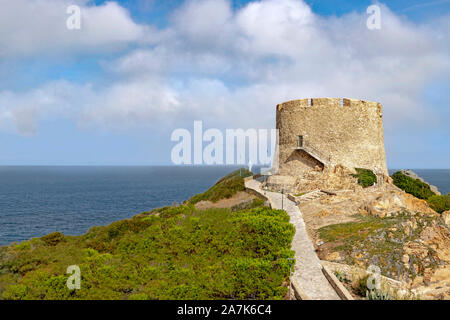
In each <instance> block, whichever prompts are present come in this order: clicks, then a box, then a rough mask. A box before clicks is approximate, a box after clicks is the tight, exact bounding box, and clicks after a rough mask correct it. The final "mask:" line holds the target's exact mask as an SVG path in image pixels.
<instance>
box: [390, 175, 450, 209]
mask: <svg viewBox="0 0 450 320" xmlns="http://www.w3.org/2000/svg"><path fill="white" fill-rule="evenodd" d="M392 179H393V180H394V184H395V185H396V186H397V187H399V188H400V189H402V190H403V191H405V192H406V193H409V194H412V195H413V196H415V197H416V198H419V199H423V200H426V201H427V202H428V204H429V205H430V207H431V208H432V209H433V210H434V211H436V212H439V213H442V212H444V211H447V210H450V194H449V195H437V194H435V193H434V192H433V191H431V189H430V186H429V185H428V184H427V183H425V182H423V181H421V180H420V179H413V178H411V177H408V176H407V175H405V174H403V173H402V172H401V171H398V172H396V173H394V174H393V175H392Z"/></svg>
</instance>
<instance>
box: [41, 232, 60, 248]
mask: <svg viewBox="0 0 450 320" xmlns="http://www.w3.org/2000/svg"><path fill="white" fill-rule="evenodd" d="M41 240H42V241H44V242H45V244H46V245H48V246H56V245H57V244H58V243H60V242H61V241H64V235H63V234H62V233H61V232H53V233H50V234H47V235H46V236H43V237H41Z"/></svg>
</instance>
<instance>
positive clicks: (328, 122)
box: [276, 98, 388, 176]
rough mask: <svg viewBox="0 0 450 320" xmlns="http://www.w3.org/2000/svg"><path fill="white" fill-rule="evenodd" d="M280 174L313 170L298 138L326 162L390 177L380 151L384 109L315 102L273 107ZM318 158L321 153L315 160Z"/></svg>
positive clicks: (354, 102)
mask: <svg viewBox="0 0 450 320" xmlns="http://www.w3.org/2000/svg"><path fill="white" fill-rule="evenodd" d="M276 125H277V129H279V150H278V151H279V172H278V173H279V174H281V175H292V176H296V175H302V174H303V173H305V172H306V171H309V170H311V168H312V167H315V165H316V163H315V162H314V161H312V160H311V157H309V156H308V155H307V153H305V152H304V151H303V150H296V147H297V146H298V136H300V135H301V136H303V140H304V145H305V146H306V147H307V148H310V150H312V151H314V153H316V155H315V156H316V158H321V160H322V162H326V163H324V164H325V167H328V166H331V167H332V166H335V165H337V164H342V165H344V166H346V167H349V168H367V169H371V170H373V171H374V172H375V173H377V174H381V175H388V171H387V166H386V155H385V150H384V135H383V113H382V106H381V104H379V103H377V102H368V101H362V100H356V99H343V104H341V99H339V98H315V99H311V100H308V99H302V100H294V101H288V102H285V103H282V104H279V105H278V106H277V124H276ZM317 155H319V156H318V157H317Z"/></svg>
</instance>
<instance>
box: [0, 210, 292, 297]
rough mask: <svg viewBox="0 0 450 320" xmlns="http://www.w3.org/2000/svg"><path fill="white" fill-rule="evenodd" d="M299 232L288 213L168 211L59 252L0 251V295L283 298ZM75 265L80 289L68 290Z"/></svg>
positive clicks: (96, 232) (41, 247)
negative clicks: (67, 284)
mask: <svg viewBox="0 0 450 320" xmlns="http://www.w3.org/2000/svg"><path fill="white" fill-rule="evenodd" d="M294 232H295V229H294V227H293V226H292V225H291V224H290V222H289V216H288V214H287V213H286V212H285V211H281V210H271V209H270V208H268V207H262V208H255V209H244V210H239V211H235V212H233V211H231V210H229V209H209V210H197V209H196V208H195V207H194V206H193V205H189V204H187V205H181V206H178V207H166V208H163V209H158V210H155V211H153V213H150V214H149V213H147V214H142V215H138V216H136V217H134V218H132V219H129V220H124V221H118V222H114V223H112V224H111V225H109V226H105V227H94V228H91V229H90V230H89V232H88V233H87V234H85V235H83V236H76V237H65V239H64V241H61V242H59V244H58V245H57V246H52V247H50V246H49V245H48V244H47V243H46V242H44V241H43V240H42V241H41V240H39V242H37V243H34V244H33V248H32V249H31V250H25V249H26V248H25V249H22V247H20V250H18V249H17V248H16V249H14V246H12V247H11V248H8V247H6V248H5V249H4V250H0V265H1V266H2V267H3V269H2V272H1V273H0V292H1V293H2V297H3V298H4V299H52V300H66V299H281V298H283V296H284V295H285V294H286V292H287V288H286V286H283V283H285V282H286V280H287V278H288V276H289V263H288V260H287V259H288V258H291V257H293V255H294V253H293V251H292V250H290V248H291V242H292V238H293V235H294ZM43 238H45V239H46V240H47V242H49V240H50V239H53V240H55V239H59V238H60V237H57V236H56V235H52V236H46V237H43ZM49 243H54V242H53V241H50V242H49ZM102 244H103V247H102V246H101V245H102ZM96 247H101V249H102V250H97V249H94V248H96ZM104 248H107V250H103V249H104ZM6 251H7V252H8V254H5V252H6ZM74 264H75V265H78V266H79V267H80V269H81V277H82V281H81V290H69V289H67V287H66V285H65V284H66V280H67V278H68V276H69V275H67V274H66V269H67V266H69V265H74Z"/></svg>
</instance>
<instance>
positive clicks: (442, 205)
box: [427, 194, 450, 213]
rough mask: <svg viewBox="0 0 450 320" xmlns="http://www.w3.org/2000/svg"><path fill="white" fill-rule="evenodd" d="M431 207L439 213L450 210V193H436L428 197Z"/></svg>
mask: <svg viewBox="0 0 450 320" xmlns="http://www.w3.org/2000/svg"><path fill="white" fill-rule="evenodd" d="M427 202H428V204H429V205H430V207H431V208H432V209H433V210H434V211H436V212H439V213H442V212H444V211H447V210H450V194H449V195H439V196H438V195H435V196H431V197H429V198H428V199H427Z"/></svg>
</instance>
